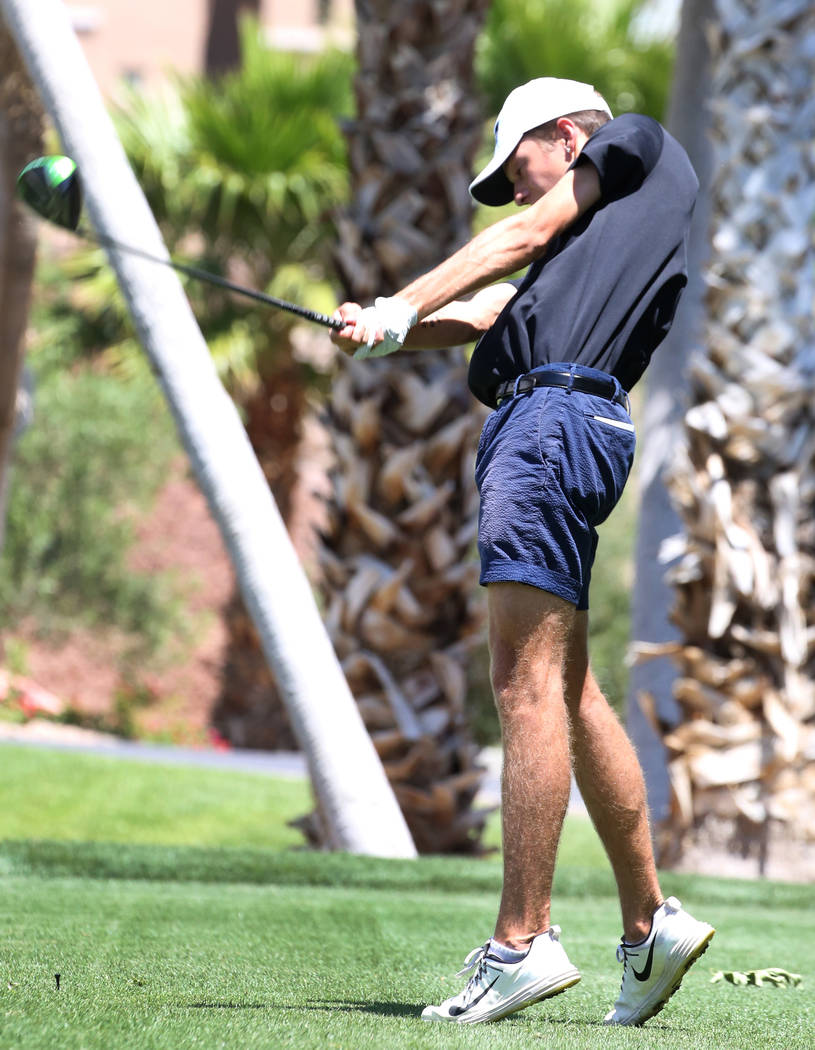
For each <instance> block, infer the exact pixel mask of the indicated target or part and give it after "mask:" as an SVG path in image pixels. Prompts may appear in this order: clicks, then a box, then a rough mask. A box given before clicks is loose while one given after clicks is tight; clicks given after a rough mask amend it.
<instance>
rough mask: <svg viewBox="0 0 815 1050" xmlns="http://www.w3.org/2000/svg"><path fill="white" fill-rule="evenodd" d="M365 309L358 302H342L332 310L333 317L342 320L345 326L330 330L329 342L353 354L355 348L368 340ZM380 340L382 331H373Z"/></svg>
mask: <svg viewBox="0 0 815 1050" xmlns="http://www.w3.org/2000/svg"><path fill="white" fill-rule="evenodd" d="M364 313H365V311H364V310H363V309H362V307H361V306H360V305H359V303H343V304H342V306H340V307H339V308H338V309H337V310H335V312H334V318H335V319H336V320H338V321H344V322H345V327H344V328H341V329H340V330H339V331H332V333H331V342H332V343H334V344H335V346H338V347H339V348H340V350H342V352H343V353H345V354H350V355H351V356H355V355H356V352H357V350H359V349H360V348H362V347H363V346H364V344H366V343H367V342H368V339H369V333H368V328H367V325H366V324H365V319H364V317H363V314H364ZM374 334H375V335H376V336H377V337H378V339H379V340H380V341H381V339H382V338H383V333H382V332H381V331H379V332H376V333H374Z"/></svg>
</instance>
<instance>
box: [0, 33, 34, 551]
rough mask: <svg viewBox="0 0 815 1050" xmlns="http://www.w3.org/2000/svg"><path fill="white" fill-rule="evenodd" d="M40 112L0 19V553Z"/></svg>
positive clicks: (30, 266) (28, 276) (29, 267)
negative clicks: (27, 177)
mask: <svg viewBox="0 0 815 1050" xmlns="http://www.w3.org/2000/svg"><path fill="white" fill-rule="evenodd" d="M43 116H44V114H43V110H42V105H41V104H40V101H39V99H38V98H37V93H36V91H35V90H34V87H33V85H32V83H31V81H30V79H29V77H28V73H27V72H26V69H25V66H24V65H23V62H22V59H21V58H20V55H19V52H18V51H17V47H16V45H15V43H14V38H13V37H12V36H11V34H10V33H9V30H8V27H7V26H6V24H5V21H4V20H3V19H2V18H0V318H2V324H0V549H2V546H3V537H4V533H5V521H6V494H7V491H8V483H9V477H8V476H9V471H10V469H11V453H12V446H13V443H14V433H15V425H16V421H17V395H18V390H19V387H20V376H21V373H22V367H23V357H24V353H25V331H26V325H27V322H28V307H29V301H30V298H31V282H32V280H33V277H34V265H35V261H36V248H37V241H36V236H35V234H34V228H33V225H32V224H31V223H30V222H29V221H27V220H26V218H25V216H24V215H23V214H22V210H21V208H20V205H19V204H17V203H16V202H15V199H14V190H15V184H16V179H17V175H18V173H19V172H20V169H21V168H22V167H24V165H25V164H26V163H27V162H28V161H29V160H31V158H32V157H35V156H37V154H38V153H40V152H41V151H42V135H43Z"/></svg>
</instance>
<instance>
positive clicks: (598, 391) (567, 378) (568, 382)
mask: <svg viewBox="0 0 815 1050" xmlns="http://www.w3.org/2000/svg"><path fill="white" fill-rule="evenodd" d="M538 386H560V387H566V388H567V389H569V390H579V391H580V392H581V393H582V394H594V395H595V397H602V398H605V399H606V401H611V402H613V403H614V404H615V405H622V407H623V408H624V409H625V410H626V412H627V411H628V410H629V408H628V394H626V392H625V391H624V390H623V389H621V388H620V387H618V386H617V385H616V383H614V382H612V381H611V380H610V379H609V380H608V381H605V380H603V379H593V378H592V377H591V376H582V375H579V374H578V373H577V372H529V373H528V374H527V375H525V376H519V378H518V379H508V380H507V381H506V382H505V383H499V384H498V387H497V388H496V391H495V400H496V403H500V402H501V401H503V399H504V398H505V397H514V396H515V394H528V393H529V391H530V390H534V389H535V387H538Z"/></svg>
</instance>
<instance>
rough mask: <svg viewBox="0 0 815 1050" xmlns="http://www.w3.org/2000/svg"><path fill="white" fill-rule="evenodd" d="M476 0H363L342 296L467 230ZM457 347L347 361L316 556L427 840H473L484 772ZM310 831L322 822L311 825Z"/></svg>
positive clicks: (413, 267) (366, 709) (412, 271)
mask: <svg viewBox="0 0 815 1050" xmlns="http://www.w3.org/2000/svg"><path fill="white" fill-rule="evenodd" d="M486 9H487V2H486V0H459V2H456V3H452V4H451V3H449V2H447V0H410V2H408V3H404V4H399V5H391V4H385V3H382V2H372V0H359V2H358V3H357V5H356V12H357V26H358V47H357V60H358V65H359V69H358V74H357V79H356V85H355V89H356V99H357V115H356V119H355V120H354V121H353V122H351V123H350V124H349V126H348V128H347V133H348V141H349V156H350V162H351V181H352V189H353V192H354V199H353V203H352V204H351V206H350V208H349V209H348V210H347V211H346V213H345V214H344V215H343V216H341V217H340V219H339V231H340V245H339V248H338V251H337V268H338V272H339V275H340V279H341V281H342V284H343V287H344V289H345V293H346V294H347V295H348V296H349V297H350V298H353V299H356V300H359V301H363V302H364V301H368V300H370V299H371V298H372V296H374V295H375V294H386V293H388V292H392V291H394V290H396V289H397V288H398V287H400V286H401V285H403V284H404V283H405V282H406V281H407V280H408V279H409V278H411V277H412V276H414V275H416V274H417V273H419V272H421V271H424V270H427V269H429V268H430V267H432V266H433V265H434V264H435V263H437V262H438V261H440V260H441V259H442V258H443V257H444V256H446V255H447V254H449V253H450V252H451V251H452V250H453V249H454V248H456V247H458V246H460V245H461V244H462V243H463V242H464V241H465V240H466V239H467V238H468V236H469V229H470V219H471V206H470V203H469V199H468V196H467V182H468V180H469V173H470V169H471V166H472V163H473V160H474V156H475V153H476V150H477V149H478V148H479V146H480V143H481V131H482V118H481V114H480V110H479V106H478V103H477V99H476V90H475V85H474V82H473V64H472V56H473V48H474V45H475V39H476V36H477V33H478V31H479V29H480V27H481V24H482V22H483V18H484V15H485V13H486ZM465 369H466V362H465V360H464V357H463V355H462V354H461V353H460V352H458V351H445V352H439V353H422V355H420V356H411V355H396V357H395V358H389V359H387V360H380V361H375V362H368V363H364V364H361V363H359V362H354V361H349V362H348V363H347V364H346V365H345V366H344V367H341V369H340V373H339V375H338V376H337V378H336V379H335V381H334V383H333V387H332V393H331V397H330V398H329V404H328V413H327V414H328V423H329V427H330V431H331V436H332V445H333V448H334V451H335V453H336V457H337V465H336V470H335V473H334V492H333V498H332V500H331V505H330V508H329V510H330V517H331V522H332V526H331V528H330V530H329V532H330V534H329V535H328V536H326V539H325V543H324V547H323V551H322V568H323V573H324V580H325V591H326V604H327V619H328V625H329V630H330V632H331V637H332V639H333V642H334V645H335V648H336V650H337V652H338V654H339V656H340V659H341V660H342V664H343V668H344V670H345V672H346V675H347V676H348V679H349V682H350V684H351V687H352V689H353V691H354V693H355V695H356V698H357V702H358V704H359V708H360V710H361V712H362V714H363V717H364V719H365V723H366V725H367V726H368V728H369V730H370V731H371V734H372V736H373V740H374V743H375V745H376V747H377V750H378V752H379V754H380V756H381V757H382V758H383V761H384V763H385V767H386V770H387V772H388V776H389V777H390V779H391V782H392V783H393V785H394V789H395V791H396V795H397V798H398V799H399V801H400V803H401V805H402V809H403V812H404V814H405V816H406V818H407V821H408V825H409V826H410V828H411V831H412V833H413V836H414V839H415V841H416V844H417V846H418V847H419V849H420V850H424V851H434V852H441V851H466V850H472V849H476V848H478V844H479V839H480V833H481V830H482V828H483V823H484V814H483V813H474V812H473V811H472V802H473V799H474V797H475V794H476V792H477V788H478V785H479V782H480V779H481V770H480V769H479V767H478V765H477V747H476V745H475V743H474V741H473V737H472V734H471V731H470V729H469V725H468V719H467V714H466V710H465V700H466V694H467V678H468V664H469V662H470V659H471V654H472V651H473V647H474V645H476V644H479V643H480V642H481V625H482V605H481V601H480V596H479V595H478V593H477V584H476V581H477V567H476V565H475V560H474V540H475V524H476V496H475V491H474V485H473V482H472V459H473V456H474V450H475V444H476V440H477V436H478V433H479V430H480V425H481V422H482V415H481V412H480V411H479V410H478V409H477V408H476V407H475V405H474V403H473V401H472V399H471V398H470V396H469V394H468V392H467V387H466V376H465ZM315 836H316V837H317V838H319V830H317V831H315Z"/></svg>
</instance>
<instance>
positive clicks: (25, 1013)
mask: <svg viewBox="0 0 815 1050" xmlns="http://www.w3.org/2000/svg"><path fill="white" fill-rule="evenodd" d="M0 769H2V773H0V784H2V790H3V801H4V805H3V807H2V812H1V813H0V838H2V839H4V840H5V841H3V842H0V929H2V931H3V934H2V937H1V938H0V1046H2V1047H3V1048H4V1050H6V1048H13V1050H40V1048H42V1050H52V1048H55V1047H59V1048H60V1050H97V1048H98V1050H102V1048H104V1050H110V1048H115V1050H130V1048H133V1050H136V1048H138V1050H153V1048H155V1050H186V1048H197V1047H206V1048H210V1047H213V1048H215V1047H225V1048H230V1050H231V1048H235V1050H253V1048H267V1047H268V1048H275V1047H296V1048H312V1047H313V1048H315V1050H316V1048H323V1047H326V1048H348V1050H361V1048H369V1047H370V1048H377V1050H378V1048H386V1050H390V1048H414V1047H415V1048H428V1050H435V1048H464V1047H468V1048H469V1047H475V1048H481V1047H485V1048H500V1050H504V1048H507V1050H509V1048H515V1047H518V1048H520V1047H522V1046H523V1047H529V1046H532V1047H534V1046H545V1045H548V1046H553V1047H558V1048H568V1050H572V1048H574V1050H577V1048H594V1047H597V1048H598V1050H599V1048H600V1047H603V1048H605V1047H612V1048H614V1047H626V1048H628V1047H654V1048H666V1050H678V1048H688V1050H691V1048H693V1050H746V1048H752V1047H753V1045H754V1044H757V1043H761V1042H763V1043H764V1044H765V1045H766V1046H768V1047H772V1048H773V1050H799V1048H800V1050H804V1048H807V1050H808V1048H809V1047H811V1045H812V1031H813V1028H814V1027H815V908H813V904H815V888H813V887H812V886H800V885H784V884H778V883H748V882H741V881H733V880H731V881H725V880H714V879H703V878H696V877H691V876H678V875H671V874H666V875H665V877H664V888H665V890H666V891H667V892H673V893H676V894H677V895H678V896H680V898H681V899H683V900H685V901H686V902H687V903H688V904H689V905H690V906H692V908H693V910H694V911H696V912H697V913H698V914H700V915H703V916H704V917H705V918H707V919H708V920H709V921H711V922H713V923H714V924H715V925H716V926H717V928H718V930H719V933H718V935H717V937H716V939H715V940H714V942H713V945H712V947H711V949H710V951H709V952H708V953H707V955H705V957H704V959H703V960H702V962H701V963H700V964H698V965H697V966H696V967H695V968H694V969H693V970H692V971H691V972H690V973H689V974H688V976H687V977H686V979H685V982H684V984H683V988H682V991H681V993H680V994H679V995H678V996H676V997H675V998H674V999H672V1000H671V1003H670V1004H669V1006H668V1008H667V1009H666V1010H665V1011H664V1012H663V1013H662V1014H660V1015H659V1017H657V1018H655V1019H654V1020H652V1021H651V1022H649V1023H648V1024H647V1025H646V1026H645V1027H644V1028H643V1029H641V1030H634V1031H629V1030H622V1031H609V1030H606V1029H604V1028H602V1027H601V1026H600V1025H599V1023H598V1022H599V1019H600V1018H601V1017H602V1015H603V1013H604V1012H605V1010H606V1009H607V1008H608V1006H609V1004H610V1003H611V1002H612V1001H613V999H614V998H615V996H616V994H617V990H618V987H619V965H618V964H617V963H616V962H615V960H614V945H615V942H616V940H617V938H618V937H619V932H620V928H619V916H618V911H617V904H616V897H615V893H614V886H613V881H612V879H611V875H610V873H609V871H608V867H607V865H605V863H604V862H602V861H601V860H600V859H599V858H600V855H599V853H598V851H597V849H596V847H594V846H593V844H592V843H593V839H592V838H591V837H590V833H589V829H588V825H587V824H586V822H585V821H583V820H581V819H579V818H572V819H571V820H570V822H569V828H568V829H567V838H566V841H565V842H564V848H563V850H562V852H561V858H560V859H561V863H560V865H559V869H558V874H557V879H556V887H555V898H556V907H555V913H554V919H555V921H556V922H558V923H560V924H561V925H562V927H563V930H564V934H563V939H564V943H565V945H566V947H567V949H568V951H569V953H570V956H571V957H572V958H573V961H574V962H575V963H576V965H578V966H579V967H580V969H581V971H582V972H583V981H582V982H581V983H580V984H579V985H578V986H576V987H575V988H574V989H572V990H570V991H569V992H568V993H567V994H566V995H563V996H560V997H558V998H557V999H554V1000H552V1002H551V1003H549V1004H542V1005H540V1006H536V1007H532V1008H530V1009H529V1010H527V1011H524V1012H523V1013H521V1014H518V1015H516V1016H515V1017H514V1018H511V1019H508V1020H506V1021H504V1022H500V1023H498V1024H494V1025H487V1026H478V1027H476V1028H469V1027H468V1028H453V1029H450V1028H447V1027H435V1026H428V1025H424V1024H422V1022H421V1021H420V1020H419V1019H418V1014H419V1012H420V1010H421V1007H422V1006H423V1005H424V1004H425V1003H426V1002H429V1001H432V1000H436V1001H438V999H439V998H440V996H446V995H448V994H451V993H452V992H453V991H454V990H455V989H456V988H458V987H459V986H460V983H461V982H460V981H458V980H456V978H454V977H453V973H454V971H455V970H456V969H457V968H458V966H459V965H460V961H461V959H462V958H463V956H464V955H465V954H466V953H467V952H468V951H469V950H470V949H471V948H472V947H474V946H475V945H476V944H477V943H479V941H480V940H481V939H483V938H484V937H485V936H486V935H487V934H488V932H489V929H490V926H491V923H492V921H493V919H494V913H495V908H496V904H497V899H498V893H499V888H500V876H501V869H500V860H499V859H498V858H497V857H492V858H489V859H486V860H470V859H467V858H442V857H430V858H425V859H422V860H421V861H418V862H411V861H384V860H376V859H371V858H363V857H353V856H342V855H335V854H317V853H310V852H307V851H304V850H294V849H285V848H281V847H280V845H279V844H276V845H273V846H271V845H270V843H279V842H280V841H281V840H279V839H278V837H277V836H278V835H281V834H283V829H284V828H285V820H287V819H289V818H290V817H291V816H295V815H297V814H299V813H300V812H303V811H304V809H303V807H304V805H307V803H308V798H307V792H306V790H305V787H304V786H303V785H302V784H297V783H296V782H294V783H292V782H288V781H275V780H273V779H270V778H265V777H260V776H242V775H239V774H233V773H225V772H217V773H213V772H212V771H208V770H200V769H195V770H189V769H183V768H178V767H172V766H152V765H143V766H142V765H141V764H140V763H135V762H129V761H128V762H124V761H122V762H112V761H110V760H108V759H101V758H92V757H89V756H76V755H71V754H65V753H57V752H45V751H43V752H38V751H34V750H29V749H23V748H10V747H4V748H2V749H0ZM52 778H58V780H59V781H60V783H59V784H58V785H55V783H54V780H53V779H52ZM150 783H152V785H153V790H152V791H149V790H147V787H146V785H149V784H150ZM138 785H141V787H140V788H138V790H139V791H140V792H141V793H140V794H139V804H138V807H137V806H136V805H135V804H134V800H133V799H131V800H130V802H129V803H128V802H127V796H128V795H129V793H130V791H131V790H133V789H134V788H136V787H138ZM50 789H53V791H58V797H59V806H52V805H51V804H50V802H49V799H53V798H55V797H56V796H55V795H54V794H53V791H52V790H50ZM296 791H299V793H300V794H299V796H298V795H297V794H293V792H296ZM84 792H90V793H91V794H92V796H93V798H92V800H91V802H92V805H91V806H90V807H89V808H94V807H95V808H96V810H97V813H98V820H97V822H96V824H95V826H94V825H89V824H88V822H87V820H86V819H85V818H83V819H82V820H77V821H76V822H75V823H71V814H70V813H65V809H66V808H67V809H68V810H71V809H73V808H74V807H75V806H77V805H79V802H78V800H79V798H80V796H81V795H82V794H83V793H84ZM25 795H28V796H30V799H31V804H30V805H28V807H27V809H26V816H25V823H24V824H23V823H21V820H20V814H19V813H18V812H16V811H17V810H18V808H19V806H20V804H21V799H22V798H23V796H25ZM34 800H38V804H34ZM60 809H61V810H62V811H63V814H64V820H63V823H62V825H61V830H59V825H58V823H56V822H55V814H56V812H57V810H60ZM137 810H138V811H139V812H138V816H137ZM128 814H129V815H128ZM196 814H197V817H196ZM193 818H195V819H197V821H198V823H197V825H196V828H197V831H196V835H197V843H196V844H191V843H192V842H193V840H194V839H195V837H196V836H192V837H191V836H190V832H189V830H188V824H189V820H190V819H193ZM66 821H67V823H66ZM236 821H240V822H241V830H240V832H238V831H237V830H236V828H235V826H234V825H235V823H236ZM150 822H152V839H153V841H152V842H151V841H150V838H151V835H150V831H149V829H150ZM129 824H130V825H132V835H131V834H130V833H129V832H128V825H129ZM275 827H277V830H275ZM171 828H175V832H171V830H170V829H171ZM289 830H290V829H286V831H285V833H286V834H288V833H289ZM113 834H115V835H116V838H117V841H111V839H110V836H111V835H113ZM174 836H175V837H176V839H177V841H175V842H174V841H173V837H174ZM80 837H81V838H83V839H84V841H80ZM159 840H160V841H159ZM765 966H780V967H783V968H785V969H788V970H791V971H794V972H797V973H800V974H802V975H803V976H804V983H803V985H802V986H800V987H799V988H796V989H776V988H753V987H751V988H740V987H734V986H732V985H729V984H715V985H714V984H711V983H710V976H711V971H713V970H717V969H740V970H744V969H757V968H762V967H765ZM56 973H59V974H60V983H61V987H60V990H59V991H57V989H56V985H55V980H54V974H56Z"/></svg>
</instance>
